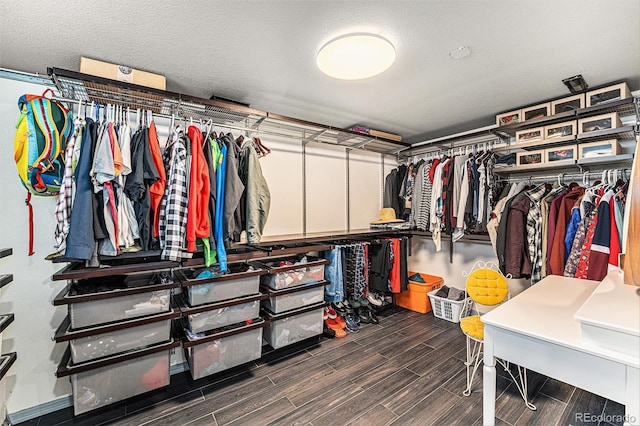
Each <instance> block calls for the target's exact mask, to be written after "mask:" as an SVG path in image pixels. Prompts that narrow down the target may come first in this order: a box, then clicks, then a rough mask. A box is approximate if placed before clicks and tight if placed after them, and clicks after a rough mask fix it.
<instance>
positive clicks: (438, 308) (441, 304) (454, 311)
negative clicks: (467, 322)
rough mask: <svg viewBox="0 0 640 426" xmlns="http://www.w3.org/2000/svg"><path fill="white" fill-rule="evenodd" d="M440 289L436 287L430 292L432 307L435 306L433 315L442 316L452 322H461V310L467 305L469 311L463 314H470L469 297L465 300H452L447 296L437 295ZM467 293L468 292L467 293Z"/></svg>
mask: <svg viewBox="0 0 640 426" xmlns="http://www.w3.org/2000/svg"><path fill="white" fill-rule="evenodd" d="M438 290H439V289H435V290H433V291H431V292H429V293H428V294H429V300H430V301H431V307H432V308H433V315H434V316H435V317H436V318H441V319H444V320H447V321H451V322H460V310H461V309H462V308H463V307H464V306H467V308H466V309H467V311H466V312H464V314H463V316H467V315H469V313H470V312H471V305H470V304H466V303H465V302H466V301H467V299H468V298H465V299H463V300H451V299H447V298H445V297H440V296H436V293H437V292H438ZM465 294H466V293H465Z"/></svg>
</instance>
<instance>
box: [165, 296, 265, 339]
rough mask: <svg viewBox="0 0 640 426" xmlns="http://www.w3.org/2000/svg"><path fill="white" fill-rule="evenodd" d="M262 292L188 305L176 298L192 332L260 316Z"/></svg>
mask: <svg viewBox="0 0 640 426" xmlns="http://www.w3.org/2000/svg"><path fill="white" fill-rule="evenodd" d="M262 298H264V296H263V295H262V294H254V295H251V296H245V297H240V298H236V299H233V300H227V301H224V302H218V303H210V304H208V305H200V306H194V307H190V306H187V304H186V303H185V302H184V301H181V300H179V299H178V298H176V299H178V300H177V302H178V303H179V307H180V311H181V312H182V316H183V317H184V318H186V320H187V328H188V329H189V331H190V332H192V333H203V332H205V331H210V330H214V329H217V328H221V327H226V326H228V325H232V324H237V323H241V322H246V321H249V320H253V319H255V318H257V317H259V316H260V300H261V299H262Z"/></svg>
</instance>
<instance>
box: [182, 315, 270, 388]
mask: <svg viewBox="0 0 640 426" xmlns="http://www.w3.org/2000/svg"><path fill="white" fill-rule="evenodd" d="M264 326H265V322H264V321H263V320H260V321H258V322H255V323H253V324H250V325H248V326H244V327H240V328H238V329H235V330H230V331H224V332H222V333H214V334H211V335H208V336H205V337H203V338H200V339H193V340H192V339H187V340H186V341H185V342H184V344H183V345H184V348H185V354H186V358H187V362H188V363H189V369H190V370H191V377H193V379H194V380H197V379H200V378H202V377H205V376H209V375H211V374H215V373H218V372H220V371H224V370H227V369H229V368H232V367H235V366H238V365H242V364H246V363H247V362H251V361H253V360H256V359H258V358H260V357H261V356H262V329H263V327H264Z"/></svg>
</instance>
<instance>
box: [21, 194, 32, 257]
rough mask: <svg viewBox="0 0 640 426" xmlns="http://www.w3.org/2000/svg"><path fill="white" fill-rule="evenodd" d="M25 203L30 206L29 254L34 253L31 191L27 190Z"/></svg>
mask: <svg viewBox="0 0 640 426" xmlns="http://www.w3.org/2000/svg"><path fill="white" fill-rule="evenodd" d="M24 203H25V204H26V205H27V207H29V256H31V255H33V254H34V253H35V252H34V251H33V206H32V205H31V193H30V192H28V191H27V198H26V199H25V200H24Z"/></svg>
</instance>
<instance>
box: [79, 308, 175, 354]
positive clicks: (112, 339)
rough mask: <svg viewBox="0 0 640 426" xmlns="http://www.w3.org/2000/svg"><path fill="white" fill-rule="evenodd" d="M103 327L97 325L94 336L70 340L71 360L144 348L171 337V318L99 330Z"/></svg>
mask: <svg viewBox="0 0 640 426" xmlns="http://www.w3.org/2000/svg"><path fill="white" fill-rule="evenodd" d="M162 316H163V317H165V318H166V317H167V315H164V314H163V315H162ZM101 328H106V327H97V328H96V333H97V334H94V335H92V336H87V337H80V338H77V339H71V340H69V345H70V348H71V360H72V361H73V362H74V363H75V364H78V363H82V362H87V361H91V360H95V359H97V358H102V357H105V356H111V355H115V354H119V353H122V352H126V351H130V350H135V349H140V348H144V347H145V346H151V345H155V344H158V343H162V342H166V341H168V340H169V339H170V338H171V319H170V318H166V319H163V320H159V321H154V322H150V323H147V324H141V325H132V326H131V327H129V328H124V329H121V330H112V331H111V330H109V331H106V332H103V333H100V332H99V331H100V329H101Z"/></svg>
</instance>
